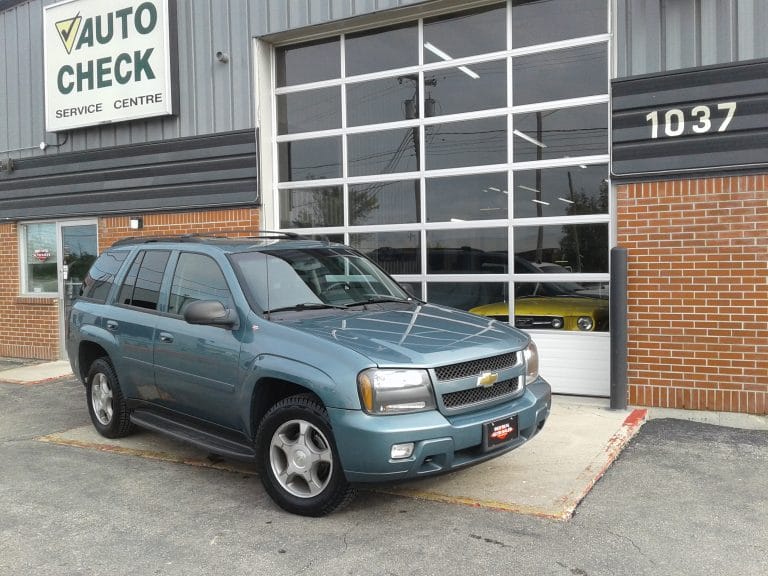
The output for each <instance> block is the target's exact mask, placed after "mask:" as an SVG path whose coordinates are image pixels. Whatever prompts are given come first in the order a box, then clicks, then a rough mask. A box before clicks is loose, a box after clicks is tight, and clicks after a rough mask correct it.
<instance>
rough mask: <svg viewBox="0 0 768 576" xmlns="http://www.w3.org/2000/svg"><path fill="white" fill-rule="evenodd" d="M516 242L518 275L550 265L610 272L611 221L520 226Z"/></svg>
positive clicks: (535, 272) (536, 272) (516, 231)
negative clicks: (609, 236) (609, 244)
mask: <svg viewBox="0 0 768 576" xmlns="http://www.w3.org/2000/svg"><path fill="white" fill-rule="evenodd" d="M514 242H515V273H516V274H540V273H542V272H544V270H542V269H541V267H542V266H544V265H548V264H550V265H557V266H559V267H560V268H561V269H564V270H565V271H567V272H604V273H607V272H608V224H607V223H603V224H569V225H550V226H518V227H516V228H515V229H514ZM550 271H551V270H550Z"/></svg>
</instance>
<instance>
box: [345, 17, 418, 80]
mask: <svg viewBox="0 0 768 576" xmlns="http://www.w3.org/2000/svg"><path fill="white" fill-rule="evenodd" d="M344 54H345V56H346V60H347V62H346V75H347V77H349V76H355V75H357V74H369V73H371V72H380V71H381V70H391V69H394V68H405V67H406V66H416V65H417V64H418V63H419V37H418V28H417V26H416V25H415V24H408V25H407V26H401V27H398V28H387V29H384V30H374V31H372V32H363V33H362V34H348V35H347V36H346V38H345V46H344Z"/></svg>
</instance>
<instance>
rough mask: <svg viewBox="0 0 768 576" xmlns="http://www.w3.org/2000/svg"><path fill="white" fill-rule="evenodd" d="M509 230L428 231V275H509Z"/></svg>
mask: <svg viewBox="0 0 768 576" xmlns="http://www.w3.org/2000/svg"><path fill="white" fill-rule="evenodd" d="M507 250H508V247H507V229H506V228H485V229H475V230H434V231H428V232H427V272H428V273H431V274H506V273H507V271H508V266H507Z"/></svg>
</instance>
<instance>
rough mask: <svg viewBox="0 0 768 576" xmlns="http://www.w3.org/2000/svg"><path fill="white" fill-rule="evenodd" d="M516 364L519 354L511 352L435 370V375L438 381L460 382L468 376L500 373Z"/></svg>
mask: <svg viewBox="0 0 768 576" xmlns="http://www.w3.org/2000/svg"><path fill="white" fill-rule="evenodd" d="M516 362H517V352H509V353H507V354H501V355H499V356H491V357H490V358H481V359H480V360H471V361H469V362H462V363H461V364H450V365H449V366H440V367H439V368H435V375H436V376H437V379H438V380H458V379H459V378H466V377H467V376H476V375H478V374H482V373H483V372H498V371H499V370H504V369H505V368H511V367H512V366H514V365H515V363H516ZM497 385H498V384H497Z"/></svg>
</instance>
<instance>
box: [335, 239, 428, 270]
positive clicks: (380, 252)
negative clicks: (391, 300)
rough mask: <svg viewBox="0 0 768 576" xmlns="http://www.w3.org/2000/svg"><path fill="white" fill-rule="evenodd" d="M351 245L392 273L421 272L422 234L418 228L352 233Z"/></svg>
mask: <svg viewBox="0 0 768 576" xmlns="http://www.w3.org/2000/svg"><path fill="white" fill-rule="evenodd" d="M349 245H350V246H352V247H354V248H357V249H358V250H360V252H362V253H363V254H365V255H366V256H368V258H370V259H371V260H373V261H374V262H376V263H377V264H378V265H379V266H381V267H382V268H383V269H384V270H386V271H387V272H388V273H390V274H421V257H420V253H421V250H420V247H421V235H420V233H419V232H418V231H416V230H414V231H409V232H374V233H370V234H350V235H349Z"/></svg>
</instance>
